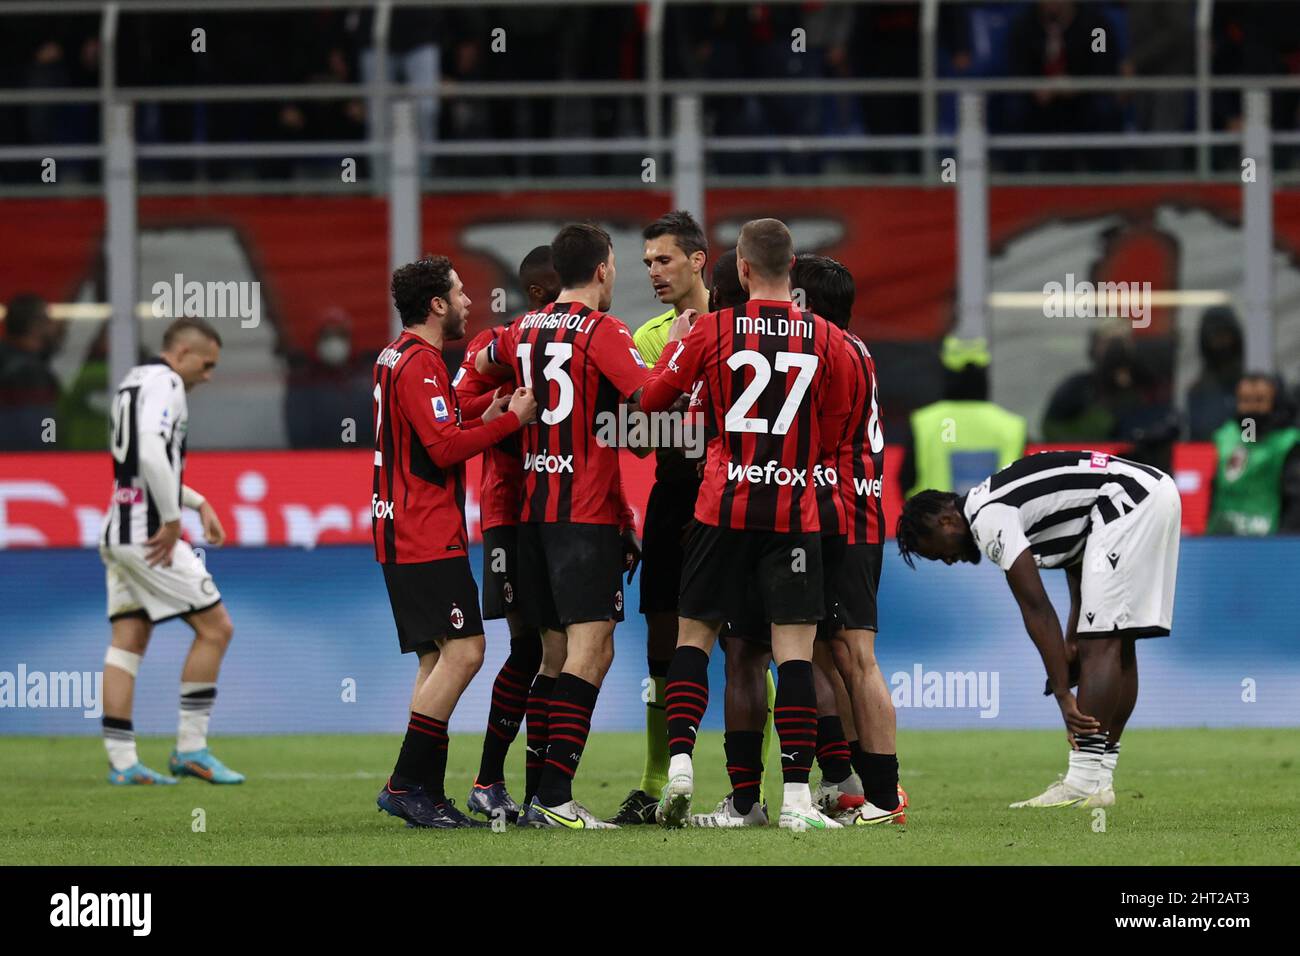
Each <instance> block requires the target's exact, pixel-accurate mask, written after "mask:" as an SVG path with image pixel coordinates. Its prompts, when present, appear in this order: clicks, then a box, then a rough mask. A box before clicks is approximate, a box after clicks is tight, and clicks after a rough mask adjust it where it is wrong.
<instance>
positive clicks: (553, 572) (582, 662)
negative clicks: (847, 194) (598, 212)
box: [476, 224, 649, 830]
mask: <svg viewBox="0 0 1300 956" xmlns="http://www.w3.org/2000/svg"><path fill="white" fill-rule="evenodd" d="M551 258H552V261H553V263H554V266H555V271H556V272H557V273H558V274H559V277H560V281H561V283H562V284H563V286H564V288H563V290H562V291H561V292H560V295H559V297H558V298H557V299H556V301H555V302H554V303H552V304H550V305H548V306H545V307H544V308H543V309H541V310H540V311H537V312H530V313H528V314H526V315H524V316H521V317H520V318H518V319H517V320H515V322H513V323H512V324H511V325H510V327H509V328H508V329H507V330H506V331H505V332H504V333H502V335H501V336H499V337H498V339H497V340H496V341H495V342H494V343H492V344H491V345H490V346H489V347H488V349H487V350H485V351H484V352H481V353H480V354H479V356H478V358H477V361H476V364H477V368H478V370H479V371H480V372H482V373H484V374H493V375H495V376H497V377H505V376H509V375H511V374H513V375H514V377H515V379H516V380H517V381H520V382H522V383H523V384H524V385H527V386H535V387H536V388H537V390H538V394H539V400H538V405H539V407H540V408H541V409H542V411H541V413H540V417H539V420H538V422H537V423H536V424H535V425H532V426H530V427H528V428H526V429H525V430H524V433H523V451H524V499H523V507H522V509H521V514H520V521H521V523H520V526H519V571H520V576H521V577H520V593H521V595H522V597H523V600H524V606H525V608H527V609H528V610H529V611H530V612H531V613H534V614H536V616H537V617H538V619H539V620H540V621H541V622H542V625H543V626H544V627H545V628H547V634H546V635H544V638H543V640H544V642H545V643H550V642H551V641H552V640H553V638H552V635H555V638H558V639H560V640H562V641H563V643H564V645H565V648H564V649H563V651H562V653H563V657H564V665H563V668H562V670H561V672H560V676H559V677H558V679H557V680H556V681H555V687H554V690H553V691H552V693H551V695H550V698H549V706H548V709H547V713H546V722H547V744H546V748H547V749H546V759H545V767H544V768H543V770H542V774H541V778H540V779H539V781H538V784H537V793H536V794H535V795H534V797H533V799H532V801H531V802H530V803H529V805H528V807H527V809H526V810H525V812H524V817H523V820H524V822H525V823H526V824H527V825H529V826H534V827H564V828H567V829H575V830H577V829H616V828H617V827H616V824H611V823H608V822H606V821H604V820H599V819H597V818H596V817H595V816H593V815H592V814H591V812H590V811H588V810H587V809H586V808H585V807H584V806H582V804H580V803H579V802H578V801H576V800H575V799H574V798H573V778H574V776H575V775H576V774H577V771H578V765H579V762H580V761H581V759H582V753H583V750H584V749H585V747H586V744H587V735H588V732H589V731H590V728H591V713H592V709H593V708H594V707H595V705H596V697H597V695H598V694H599V693H600V685H601V682H602V681H603V680H604V678H605V674H606V673H607V672H608V670H609V665H610V663H611V662H612V661H613V656H614V625H615V623H616V622H618V621H620V620H622V618H623V580H622V571H623V569H624V568H628V569H629V575H630V573H631V569H632V568H634V566H635V561H636V560H637V559H638V558H639V555H640V547H639V545H638V544H637V543H636V542H635V528H634V527H629V525H630V513H629V512H628V510H627V508H626V503H625V502H624V501H623V496H622V482H621V476H620V473H619V452H618V449H617V448H615V447H608V446H606V445H604V444H602V443H601V442H598V441H597V440H596V439H595V430H596V428H597V427H598V426H599V425H600V424H601V422H602V421H606V420H608V419H606V418H605V416H615V417H617V414H618V405H619V402H620V401H621V400H623V399H627V398H635V396H636V394H637V393H638V392H639V391H640V389H641V386H642V384H644V382H645V380H646V378H647V377H648V375H649V372H648V371H647V369H646V366H645V362H644V360H643V359H642V358H641V355H640V353H639V352H637V350H636V345H635V343H634V342H633V339H632V334H631V333H630V332H629V331H628V329H627V326H625V325H624V324H623V323H622V322H621V321H620V320H619V319H618V318H616V317H615V316H613V315H611V314H610V313H609V311H608V310H609V307H610V305H611V303H612V301H613V296H614V281H615V263H614V248H613V245H612V243H611V242H610V239H609V234H608V233H606V232H605V231H604V230H603V229H601V228H600V227H599V226H595V225H591V224H572V225H568V226H565V227H564V228H563V229H561V230H560V231H559V232H558V233H557V234H556V236H555V239H554V240H553V241H552V242H551ZM494 367H495V371H492V372H489V370H491V369H493V368H494Z"/></svg>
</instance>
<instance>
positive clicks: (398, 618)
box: [380, 555, 483, 654]
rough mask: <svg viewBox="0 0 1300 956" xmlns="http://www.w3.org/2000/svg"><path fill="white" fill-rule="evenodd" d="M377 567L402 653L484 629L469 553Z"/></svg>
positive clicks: (421, 650) (432, 647)
mask: <svg viewBox="0 0 1300 956" xmlns="http://www.w3.org/2000/svg"><path fill="white" fill-rule="evenodd" d="M380 567H382V568H383V569H384V584H386V585H387V586H388V601H389V603H390V604H391V605H392V607H393V621H394V622H395V623H396V624H397V643H398V645H399V646H400V647H401V649H402V653H403V654H411V653H417V654H424V653H426V652H427V651H431V650H435V649H436V648H437V644H436V642H437V641H439V640H442V639H444V638H457V637H475V636H477V635H479V634H482V633H483V618H481V617H480V616H479V611H478V585H477V584H475V583H474V573H473V572H472V571H471V570H470V567H469V558H468V557H467V556H465V555H461V556H460V557H456V558H442V559H441V560H438V561H423V562H421V563H419V564H383V565H380Z"/></svg>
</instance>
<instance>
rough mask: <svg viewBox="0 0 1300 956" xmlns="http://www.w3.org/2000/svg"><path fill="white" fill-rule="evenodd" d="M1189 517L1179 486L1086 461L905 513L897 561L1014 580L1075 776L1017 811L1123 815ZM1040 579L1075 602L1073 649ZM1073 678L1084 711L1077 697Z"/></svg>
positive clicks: (1044, 464) (924, 497)
mask: <svg viewBox="0 0 1300 956" xmlns="http://www.w3.org/2000/svg"><path fill="white" fill-rule="evenodd" d="M1181 521H1182V505H1181V502H1180V501H1179V497H1178V489H1177V487H1176V486H1175V485H1174V481H1173V479H1172V478H1170V477H1169V476H1168V475H1166V474H1165V473H1164V472H1162V471H1160V470H1158V469H1156V468H1152V467H1150V466H1149V465H1140V464H1138V463H1137V462H1132V461H1127V460H1125V459H1123V458H1117V457H1115V456H1113V455H1106V454H1102V453H1100V452H1088V451H1054V452H1043V453H1041V454H1037V455H1030V456H1029V457H1027V458H1022V459H1020V460H1019V461H1017V462H1013V463H1012V464H1010V465H1008V466H1007V467H1006V468H1003V469H1002V470H1001V471H999V472H997V473H996V474H995V475H993V476H991V477H989V478H986V479H985V480H984V481H983V482H982V483H981V484H980V485H978V486H977V487H975V488H973V489H971V491H969V492H968V493H967V494H965V495H955V494H952V493H949V492H941V491H922V492H921V493H919V494H917V495H914V496H913V497H912V498H910V499H909V500H908V501H907V503H906V504H905V505H904V506H903V513H902V515H900V516H899V519H898V531H897V535H898V550H899V552H900V553H901V554H902V555H903V558H904V560H906V561H907V563H908V564H909V565H911V564H912V558H913V556H914V555H919V556H920V557H922V558H926V559H929V560H932V561H942V562H944V563H945V564H953V563H954V562H957V561H969V562H970V563H972V564H978V563H979V561H980V557H981V555H985V554H986V555H988V557H989V560H990V561H992V562H993V563H994V564H996V565H997V566H998V567H999V568H1001V569H1002V570H1003V571H1005V572H1006V576H1007V584H1008V586H1009V587H1010V588H1011V593H1012V594H1013V595H1014V596H1015V598H1016V602H1017V603H1018V604H1019V605H1020V614H1021V616H1022V617H1023V619H1024V622H1025V629H1026V630H1027V631H1028V632H1029V637H1030V639H1031V640H1032V641H1033V642H1034V646H1035V647H1037V648H1038V653H1039V655H1040V656H1041V657H1042V659H1043V665H1044V667H1046V669H1047V685H1048V690H1049V691H1050V692H1051V693H1052V694H1054V695H1055V696H1056V702H1057V704H1058V705H1059V706H1060V708H1061V716H1062V718H1063V719H1064V720H1065V727H1066V732H1067V735H1068V736H1069V737H1070V740H1071V747H1072V749H1071V752H1070V755H1069V767H1068V772H1067V773H1066V774H1065V776H1064V777H1063V778H1061V779H1058V780H1057V782H1056V783H1054V784H1052V785H1051V786H1050V787H1048V788H1047V790H1046V791H1044V792H1043V793H1041V794H1039V795H1038V796H1036V797H1033V798H1032V799H1029V800H1023V801H1021V802H1019V803H1013V804H1011V806H1013V807H1073V806H1084V807H1104V806H1109V805H1111V804H1113V803H1114V802H1115V789H1114V773H1115V765H1116V763H1117V762H1118V761H1119V747H1120V735H1121V734H1122V733H1123V732H1124V725H1125V724H1126V723H1127V722H1128V719H1129V715H1130V714H1132V713H1133V707H1134V705H1135V704H1136V703H1137V693H1138V670H1137V650H1136V642H1137V640H1138V639H1139V638H1143V637H1162V636H1165V635H1167V634H1168V633H1169V628H1170V625H1171V624H1172V621H1173V609H1174V586H1175V583H1176V577H1177V572H1178V534H1179V527H1180V524H1181ZM1040 568H1063V569H1064V570H1065V577H1066V581H1067V583H1068V584H1069V588H1070V616H1069V623H1068V624H1067V626H1066V631H1065V636H1064V640H1062V635H1061V624H1060V621H1059V620H1058V619H1057V616H1056V611H1055V610H1053V608H1052V604H1051V601H1049V600H1048V597H1047V592H1046V591H1045V590H1044V589H1043V582H1042V578H1041V577H1040V575H1039V573H1038V572H1039V569H1040ZM1075 666H1077V669H1078V670H1077V674H1078V676H1077V683H1078V686H1079V699H1078V701H1077V703H1076V701H1075V698H1074V695H1073V694H1072V693H1071V692H1070V687H1071V686H1072V685H1073V684H1074V683H1075V679H1074V677H1073V676H1072V672H1073V671H1074V668H1075Z"/></svg>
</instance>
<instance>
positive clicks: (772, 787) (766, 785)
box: [762, 667, 785, 813]
mask: <svg viewBox="0 0 1300 956" xmlns="http://www.w3.org/2000/svg"><path fill="white" fill-rule="evenodd" d="M764 674H765V675H766V677H767V722H766V723H765V724H763V750H762V753H763V802H764V803H766V804H767V810H768V812H769V813H780V812H781V800H782V798H783V795H784V793H785V781H784V780H783V779H782V777H781V759H780V758H781V755H780V753H779V752H778V754H777V759H776V760H773V759H772V748H771V743H772V737H773V736H774V735H773V733H772V708H773V707H775V706H776V681H774V680H773V679H772V668H770V667H769V668H767V670H766V671H765V672H764ZM778 750H779V748H778Z"/></svg>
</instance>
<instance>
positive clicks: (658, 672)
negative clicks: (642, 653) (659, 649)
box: [645, 657, 672, 677]
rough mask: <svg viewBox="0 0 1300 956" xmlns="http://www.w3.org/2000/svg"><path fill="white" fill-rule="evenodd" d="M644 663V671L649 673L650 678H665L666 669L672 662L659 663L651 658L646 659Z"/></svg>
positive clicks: (666, 674)
mask: <svg viewBox="0 0 1300 956" xmlns="http://www.w3.org/2000/svg"><path fill="white" fill-rule="evenodd" d="M645 663H646V670H647V671H648V672H649V674H650V676H651V677H667V676H668V667H669V665H671V664H672V661H671V660H666V661H659V660H655V659H654V658H653V657H647V658H646V659H645Z"/></svg>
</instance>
